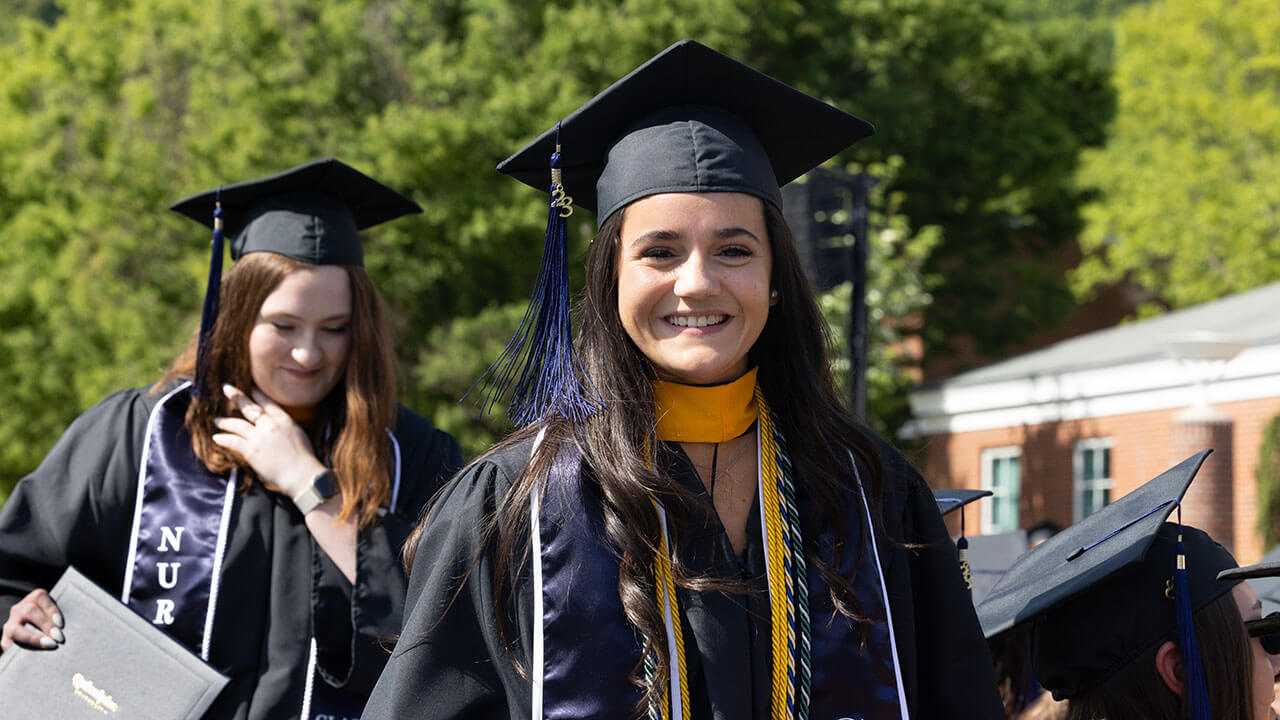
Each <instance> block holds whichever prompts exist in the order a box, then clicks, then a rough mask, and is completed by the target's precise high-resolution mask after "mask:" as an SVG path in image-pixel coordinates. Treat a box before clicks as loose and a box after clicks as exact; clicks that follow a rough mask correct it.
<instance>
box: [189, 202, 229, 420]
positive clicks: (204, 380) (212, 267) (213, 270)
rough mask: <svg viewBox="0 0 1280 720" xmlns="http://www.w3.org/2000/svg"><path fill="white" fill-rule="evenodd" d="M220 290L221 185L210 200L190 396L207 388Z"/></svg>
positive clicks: (196, 395) (207, 389)
mask: <svg viewBox="0 0 1280 720" xmlns="http://www.w3.org/2000/svg"><path fill="white" fill-rule="evenodd" d="M221 291H222V188H221V187H219V188H218V190H217V194H216V195H215V199H214V203H213V241H212V243H211V248H210V250H209V284H208V285H207V286H206V287H205V291H204V309H203V311H202V312H201V314H200V339H199V341H198V344H197V346H196V377H195V382H194V383H193V384H192V388H191V395H192V397H197V398H199V397H205V396H206V395H207V394H208V393H209V392H210V388H209V344H210V342H211V341H212V339H213V338H212V335H213V324H214V322H215V321H216V320H217V319H218V295H219V294H220V293H221Z"/></svg>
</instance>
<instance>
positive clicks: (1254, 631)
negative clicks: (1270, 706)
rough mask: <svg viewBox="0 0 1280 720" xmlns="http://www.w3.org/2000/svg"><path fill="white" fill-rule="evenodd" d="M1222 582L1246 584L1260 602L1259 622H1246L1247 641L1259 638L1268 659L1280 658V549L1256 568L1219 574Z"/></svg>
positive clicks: (1263, 559) (1274, 550)
mask: <svg viewBox="0 0 1280 720" xmlns="http://www.w3.org/2000/svg"><path fill="white" fill-rule="evenodd" d="M1218 579H1219V580H1222V581H1228V582H1230V581H1237V582H1238V581H1240V580H1247V581H1249V584H1250V585H1252V586H1253V589H1254V590H1256V591H1257V593H1258V599H1259V600H1261V601H1262V615H1263V617H1262V618H1260V619H1258V620H1249V621H1247V622H1245V624H1244V627H1245V629H1246V630H1248V631H1249V637H1256V638H1259V639H1260V640H1261V642H1262V648H1263V649H1264V650H1266V651H1267V652H1268V653H1270V654H1271V655H1280V608H1278V607H1277V604H1280V547H1276V548H1272V549H1271V551H1270V552H1268V553H1267V554H1266V555H1265V556H1263V558H1262V562H1259V563H1257V564H1256V565H1246V566H1244V567H1239V568H1230V569H1228V570H1223V571H1222V572H1220V573H1218Z"/></svg>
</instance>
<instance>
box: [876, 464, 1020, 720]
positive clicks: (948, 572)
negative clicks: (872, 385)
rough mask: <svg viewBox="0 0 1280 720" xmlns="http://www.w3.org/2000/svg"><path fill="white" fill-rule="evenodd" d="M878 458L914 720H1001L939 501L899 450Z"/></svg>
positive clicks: (892, 595)
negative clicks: (894, 544)
mask: <svg viewBox="0 0 1280 720" xmlns="http://www.w3.org/2000/svg"><path fill="white" fill-rule="evenodd" d="M880 451H881V455H882V457H883V460H884V468H885V481H884V493H885V495H884V505H883V508H884V520H885V529H886V531H887V532H888V533H889V536H890V537H891V538H893V539H894V540H897V541H900V542H899V543H897V547H893V548H890V549H887V551H886V552H887V553H888V554H890V555H891V559H890V560H889V562H888V563H886V565H887V566H888V567H887V572H888V574H889V577H888V578H886V582H887V583H888V584H889V589H890V599H891V602H892V603H893V610H894V613H895V615H894V627H895V630H896V632H897V634H898V648H899V652H900V654H901V656H902V665H903V667H904V669H905V670H904V675H905V676H906V677H905V678H904V680H905V684H906V685H907V697H908V698H909V699H910V700H911V701H912V702H911V705H912V708H911V709H912V717H913V718H982V719H986V718H990V719H991V720H1003V718H1004V717H1005V715H1004V710H1003V707H1002V706H1001V704H1000V697H999V693H998V692H997V690H996V685H995V671H994V669H993V667H992V664H991V655H990V651H989V650H988V649H987V642H986V640H985V638H984V637H983V635H982V628H981V626H980V625H979V624H978V618H977V614H976V613H975V612H974V609H973V601H972V599H971V597H970V595H969V590H968V588H967V587H966V586H965V583H964V579H963V577H962V576H961V573H960V565H959V563H958V562H957V560H956V546H955V544H954V543H953V542H952V541H951V537H950V535H948V534H947V529H946V526H945V525H944V524H943V522H942V516H941V515H939V513H938V507H937V503H936V502H935V501H934V499H933V493H932V492H931V491H930V490H929V487H928V486H927V485H926V484H925V482H924V479H923V478H921V477H920V473H919V472H917V471H916V469H915V468H914V467H912V466H911V464H910V463H909V462H907V460H906V459H905V458H903V457H902V455H901V454H899V453H898V452H897V451H896V450H894V449H892V448H891V447H889V446H888V445H887V444H883V443H882V444H881V448H880ZM882 554H883V553H882Z"/></svg>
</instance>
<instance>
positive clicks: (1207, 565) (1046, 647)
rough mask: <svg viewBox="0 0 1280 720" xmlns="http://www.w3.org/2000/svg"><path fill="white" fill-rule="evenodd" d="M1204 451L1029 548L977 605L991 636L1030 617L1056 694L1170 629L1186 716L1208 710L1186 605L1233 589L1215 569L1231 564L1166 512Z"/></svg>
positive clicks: (1099, 675)
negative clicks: (1184, 688)
mask: <svg viewBox="0 0 1280 720" xmlns="http://www.w3.org/2000/svg"><path fill="white" fill-rule="evenodd" d="M1209 452H1210V451H1208V450H1205V451H1203V452H1200V453H1198V454H1196V455H1193V456H1192V457H1190V458H1187V459H1186V460H1184V461H1182V462H1181V463H1179V464H1178V465H1176V466H1174V467H1172V468H1170V469H1169V470H1167V471H1165V472H1164V473H1161V474H1160V475H1159V476H1158V477H1156V478H1155V479H1153V480H1150V481H1148V482H1147V483H1145V484H1144V485H1142V486H1141V487H1139V488H1138V489H1137V490H1134V491H1133V492H1131V493H1129V494H1128V495H1126V496H1124V497H1123V498H1121V499H1119V500H1117V501H1116V502H1114V503H1112V504H1111V505H1108V506H1107V507H1105V508H1102V509H1101V510H1099V511H1098V512H1096V513H1094V514H1093V515H1090V516H1089V517H1087V518H1085V519H1084V520H1081V521H1080V522H1079V523H1076V524H1075V525H1073V526H1071V527H1069V528H1067V529H1066V530H1063V531H1062V532H1060V533H1058V534H1057V535H1055V536H1053V537H1051V538H1049V539H1048V540H1046V541H1045V542H1043V543H1041V544H1040V545H1039V546H1037V547H1036V548H1034V549H1032V550H1031V551H1029V552H1027V553H1026V554H1025V555H1023V556H1022V557H1021V558H1019V559H1018V561H1017V562H1015V563H1014V564H1013V566H1012V567H1011V568H1009V571H1008V572H1007V573H1006V574H1005V576H1004V577H1003V578H1001V580H1000V582H998V583H997V584H996V586H995V587H994V588H992V590H991V593H990V594H989V595H988V596H987V598H986V600H985V601H984V602H983V603H982V604H981V605H980V606H979V607H978V618H979V620H980V621H981V622H982V627H983V630H984V631H985V632H986V634H987V636H988V637H991V636H993V635H995V634H997V633H1000V632H1003V631H1005V630H1008V629H1010V628H1012V627H1014V626H1015V625H1018V624H1020V623H1023V622H1031V623H1032V633H1031V635H1032V640H1031V643H1032V653H1033V662H1034V664H1035V673H1036V678H1037V679H1038V680H1039V681H1040V683H1041V684H1042V685H1044V687H1046V688H1048V689H1049V690H1052V691H1053V694H1054V697H1056V698H1058V699H1062V698H1070V697H1076V696H1078V695H1080V694H1082V693H1084V692H1087V691H1088V690H1090V689H1092V688H1094V687H1097V686H1098V685H1099V684H1100V683H1101V682H1103V681H1104V680H1106V678H1108V677H1110V676H1112V675H1113V674H1114V673H1115V672H1116V671H1117V670H1119V669H1120V668H1121V667H1123V666H1124V665H1125V664H1127V663H1128V662H1131V661H1132V660H1133V659H1134V658H1136V657H1137V656H1138V655H1139V654H1141V653H1142V652H1143V651H1145V650H1147V649H1149V648H1151V647H1153V646H1154V645H1155V644H1157V643H1159V642H1161V641H1162V640H1165V639H1175V638H1176V639H1177V640H1178V641H1179V646H1180V647H1181V648H1182V652H1183V657H1184V659H1185V663H1186V672H1187V678H1188V687H1189V688H1190V690H1189V703H1190V705H1191V707H1192V712H1191V717H1192V718H1195V719H1197V720H1199V718H1204V717H1207V715H1206V714H1205V712H1204V711H1205V710H1207V703H1208V699H1207V695H1206V694H1205V692H1204V679H1203V673H1202V672H1201V670H1200V667H1199V664H1200V658H1199V650H1198V648H1197V645H1196V642H1195V636H1194V627H1193V624H1192V622H1191V614H1192V613H1193V612H1195V611H1196V610H1199V609H1200V608H1202V607H1204V606H1205V605H1207V604H1208V603H1209V602H1211V601H1212V600H1214V599H1216V598H1217V597H1220V596H1221V595H1222V594H1223V593H1225V592H1228V591H1229V590H1230V589H1231V586H1230V585H1229V584H1227V583H1220V582H1218V581H1217V576H1218V573H1219V572H1220V571H1221V570H1223V569H1225V568H1228V567H1234V566H1235V564H1236V563H1235V560H1234V559H1233V558H1232V557H1231V554H1230V553H1229V552H1227V551H1226V550H1225V549H1224V548H1223V547H1222V546H1221V545H1219V544H1218V543H1216V542H1214V541H1213V539H1212V538H1210V537H1209V536H1208V535H1206V534H1205V533H1204V532H1202V531H1200V530H1197V529H1195V528H1191V527H1183V526H1181V525H1177V524H1172V523H1166V522H1165V519H1166V518H1167V517H1168V516H1169V514H1170V513H1171V512H1173V511H1174V510H1175V509H1177V508H1178V507H1179V504H1180V502H1181V499H1182V496H1183V494H1184V493H1185V492H1186V490H1187V487H1188V486H1189V485H1190V483H1191V480H1192V479H1193V478H1194V477H1195V474H1196V472H1197V471H1198V470H1199V468H1200V465H1201V464H1202V463H1203V462H1204V459H1205V457H1206V456H1207V455H1208V454H1209Z"/></svg>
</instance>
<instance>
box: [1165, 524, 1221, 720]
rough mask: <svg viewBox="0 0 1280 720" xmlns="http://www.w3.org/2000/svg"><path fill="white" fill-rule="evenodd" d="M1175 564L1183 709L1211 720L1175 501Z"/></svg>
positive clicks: (1193, 716) (1197, 717)
mask: <svg viewBox="0 0 1280 720" xmlns="http://www.w3.org/2000/svg"><path fill="white" fill-rule="evenodd" d="M1177 553H1178V555H1177V557H1178V560H1177V566H1176V567H1175V568H1174V571H1173V602H1174V604H1175V607H1176V609H1177V615H1178V645H1179V647H1180V648H1181V649H1182V664H1183V667H1184V668H1185V669H1186V673H1187V712H1188V716H1189V717H1190V719H1191V720H1213V709H1212V708H1211V707H1210V705H1209V688H1208V685H1207V684H1206V683H1205V680H1204V667H1203V663H1202V662H1201V661H1200V647H1199V643H1198V642H1196V625H1195V618H1193V617H1192V614H1191V583H1190V581H1189V580H1188V579H1187V549H1186V547H1185V546H1184V545H1183V543H1182V504H1181V503H1179V504H1178V543H1177Z"/></svg>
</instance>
